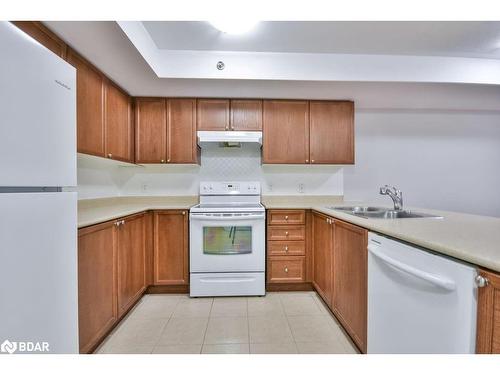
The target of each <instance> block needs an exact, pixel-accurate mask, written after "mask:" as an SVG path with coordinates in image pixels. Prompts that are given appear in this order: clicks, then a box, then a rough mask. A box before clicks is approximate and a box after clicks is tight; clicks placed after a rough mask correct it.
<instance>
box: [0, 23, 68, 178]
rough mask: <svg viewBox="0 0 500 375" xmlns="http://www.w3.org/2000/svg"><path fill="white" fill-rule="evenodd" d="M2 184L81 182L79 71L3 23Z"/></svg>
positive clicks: (0, 27) (0, 77)
mask: <svg viewBox="0 0 500 375" xmlns="http://www.w3.org/2000/svg"><path fill="white" fill-rule="evenodd" d="M0 51H2V58H1V59H0V103H1V105H0V118H1V122H0V171H1V173H0V187H2V186H3V187H6V186H9V187H12V186H15V187H17V186H44V187H45V186H76V71H75V68H73V67H72V66H71V65H69V64H68V63H67V62H65V61H64V60H62V59H61V58H59V57H58V56H56V55H55V54H54V53H52V52H51V51H49V50H48V49H46V48H45V47H43V46H42V45H40V44H39V43H38V42H36V41H35V40H34V39H32V38H31V37H29V36H28V35H27V34H24V33H23V32H22V31H20V30H19V29H17V28H16V27H15V26H13V25H12V24H10V23H9V22H0Z"/></svg>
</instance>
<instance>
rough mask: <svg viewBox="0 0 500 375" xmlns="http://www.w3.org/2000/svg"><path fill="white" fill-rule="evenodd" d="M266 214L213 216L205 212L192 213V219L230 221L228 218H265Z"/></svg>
mask: <svg viewBox="0 0 500 375" xmlns="http://www.w3.org/2000/svg"><path fill="white" fill-rule="evenodd" d="M264 218H265V214H251V215H234V216H233V215H225V216H212V215H204V214H191V215H190V219H191V220H208V221H228V220H231V221H233V220H255V219H264Z"/></svg>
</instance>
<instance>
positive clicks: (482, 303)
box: [476, 270, 500, 354]
mask: <svg viewBox="0 0 500 375" xmlns="http://www.w3.org/2000/svg"><path fill="white" fill-rule="evenodd" d="M480 275H481V276H483V277H484V278H486V279H487V280H488V285H486V286H485V287H482V288H479V289H478V300H477V304H478V305H477V340H476V352H477V353H481V354H488V353H494V354H500V274H498V273H493V272H491V271H486V270H480Z"/></svg>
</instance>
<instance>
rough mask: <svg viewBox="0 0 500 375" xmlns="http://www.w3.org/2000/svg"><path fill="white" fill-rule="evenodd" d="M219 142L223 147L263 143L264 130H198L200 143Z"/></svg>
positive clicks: (201, 145)
mask: <svg viewBox="0 0 500 375" xmlns="http://www.w3.org/2000/svg"><path fill="white" fill-rule="evenodd" d="M214 143H218V144H219V145H220V146H221V147H240V146H241V144H242V143H252V144H257V145H259V146H261V145H262V132H241V131H201V130H200V131H198V145H199V146H200V147H203V146H204V145H207V144H214Z"/></svg>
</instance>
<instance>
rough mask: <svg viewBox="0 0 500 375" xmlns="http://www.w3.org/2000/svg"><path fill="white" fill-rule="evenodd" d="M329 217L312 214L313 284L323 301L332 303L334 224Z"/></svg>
mask: <svg viewBox="0 0 500 375" xmlns="http://www.w3.org/2000/svg"><path fill="white" fill-rule="evenodd" d="M332 223H333V222H332V219H330V218H329V217H328V216H326V215H323V214H320V213H317V212H314V213H313V214H312V258H313V274H312V283H313V285H314V287H315V288H316V291H317V292H318V293H319V295H320V296H321V297H322V298H323V300H324V301H325V302H326V303H327V304H328V305H329V306H331V303H332V252H333V224H332Z"/></svg>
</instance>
